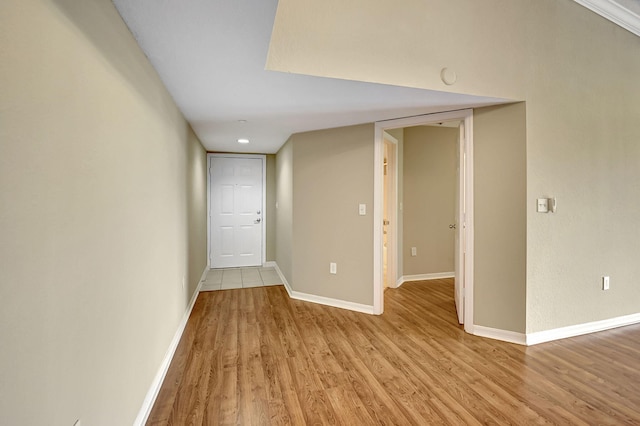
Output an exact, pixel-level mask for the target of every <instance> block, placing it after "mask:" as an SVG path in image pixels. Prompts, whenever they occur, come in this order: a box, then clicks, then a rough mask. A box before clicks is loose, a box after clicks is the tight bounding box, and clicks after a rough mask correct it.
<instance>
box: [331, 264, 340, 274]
mask: <svg viewBox="0 0 640 426" xmlns="http://www.w3.org/2000/svg"><path fill="white" fill-rule="evenodd" d="M329 273H330V274H334V275H335V274H337V273H338V264H337V263H334V262H331V263H330V264H329Z"/></svg>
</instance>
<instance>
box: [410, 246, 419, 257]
mask: <svg viewBox="0 0 640 426" xmlns="http://www.w3.org/2000/svg"><path fill="white" fill-rule="evenodd" d="M417 255H418V249H417V248H416V247H411V257H416V256H417Z"/></svg>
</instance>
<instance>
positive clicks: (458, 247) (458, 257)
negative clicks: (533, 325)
mask: <svg viewBox="0 0 640 426" xmlns="http://www.w3.org/2000/svg"><path fill="white" fill-rule="evenodd" d="M464 138H465V133H464V121H461V122H460V126H459V133H458V142H457V148H456V151H457V162H456V197H455V200H456V201H455V203H456V207H455V215H456V218H455V225H454V227H455V254H454V257H455V260H454V262H455V265H454V267H455V274H456V276H455V279H454V282H455V293H454V298H455V301H456V311H457V313H458V322H459V323H460V324H463V323H464V283H465V277H464V255H465V253H464V247H465V244H464V241H463V238H464V235H465V232H464V227H465V210H466V209H465V201H464V200H465V193H464V190H465V185H464V183H465V181H466V179H465V175H464V173H465V170H466V167H465V161H466V157H465V149H464V147H465V140H464Z"/></svg>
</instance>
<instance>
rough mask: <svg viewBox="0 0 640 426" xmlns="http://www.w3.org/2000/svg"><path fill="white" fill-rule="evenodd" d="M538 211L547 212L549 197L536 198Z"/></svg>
mask: <svg viewBox="0 0 640 426" xmlns="http://www.w3.org/2000/svg"><path fill="white" fill-rule="evenodd" d="M536 210H537V211H538V213H549V199H548V198H538V204H537V209H536Z"/></svg>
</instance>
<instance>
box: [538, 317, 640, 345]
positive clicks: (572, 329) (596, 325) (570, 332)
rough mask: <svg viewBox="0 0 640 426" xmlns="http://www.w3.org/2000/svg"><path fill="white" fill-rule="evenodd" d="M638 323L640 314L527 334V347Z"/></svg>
mask: <svg viewBox="0 0 640 426" xmlns="http://www.w3.org/2000/svg"><path fill="white" fill-rule="evenodd" d="M638 323H640V313H639V314H631V315H625V316H622V317H616V318H610V319H606V320H602V321H593V322H587V323H584V324H577V325H570V326H568V327H561V328H555V329H553V330H546V331H538V332H536V333H529V334H527V345H537V344H538V343H544V342H550V341H552V340H559V339H566V338H567V337H575V336H580V335H583V334H589V333H596V332H598V331H604V330H610V329H612V328H617V327H623V326H625V325H631V324H638Z"/></svg>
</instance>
